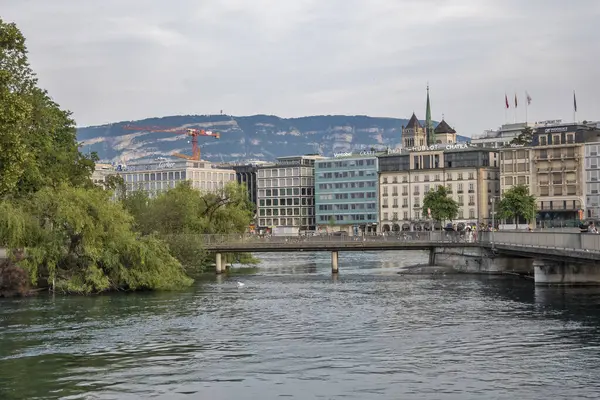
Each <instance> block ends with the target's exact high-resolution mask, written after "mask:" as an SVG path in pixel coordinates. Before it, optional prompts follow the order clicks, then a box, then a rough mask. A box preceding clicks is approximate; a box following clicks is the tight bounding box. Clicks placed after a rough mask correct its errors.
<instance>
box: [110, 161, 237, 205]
mask: <svg viewBox="0 0 600 400" xmlns="http://www.w3.org/2000/svg"><path fill="white" fill-rule="evenodd" d="M116 171H117V173H118V174H119V175H121V176H122V177H123V180H124V181H125V185H126V190H127V191H128V192H131V191H136V190H143V191H146V192H148V193H149V194H150V195H151V196H155V195H157V194H159V193H161V192H164V191H166V190H169V189H172V188H174V187H175V186H177V184H178V183H180V182H183V181H186V180H187V181H190V182H191V183H192V187H194V188H196V189H199V190H201V191H206V192H214V191H217V190H219V189H222V188H224V187H225V185H226V184H227V183H229V182H235V181H236V176H235V171H234V170H233V169H221V168H216V166H214V165H213V164H212V163H210V162H208V161H192V160H179V159H177V160H169V159H166V158H157V159H156V160H154V161H151V162H141V163H135V164H130V165H124V164H121V165H117V166H116Z"/></svg>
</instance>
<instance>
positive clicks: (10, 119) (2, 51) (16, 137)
mask: <svg viewBox="0 0 600 400" xmlns="http://www.w3.org/2000/svg"><path fill="white" fill-rule="evenodd" d="M36 84H37V80H36V78H35V74H34V73H33V71H32V70H31V68H30V67H29V63H28V60H27V48H26V46H25V38H24V37H23V35H22V34H21V32H20V31H19V29H18V28H17V27H16V25H14V24H8V23H4V22H3V21H2V20H1V19H0V196H3V195H17V196H23V195H26V194H27V193H31V192H35V191H37V190H40V189H41V188H43V187H46V186H54V187H57V186H59V185H60V184H62V183H64V182H68V183H71V184H73V185H78V186H80V185H88V186H89V185H90V184H91V181H90V176H91V174H92V172H93V170H94V162H93V161H92V160H90V159H88V158H86V157H85V156H83V155H82V154H81V153H80V152H79V148H78V144H77V141H76V129H75V123H74V121H73V120H72V119H71V117H70V113H69V112H67V111H63V110H61V109H60V107H59V106H58V105H57V104H56V103H54V102H53V101H52V99H51V98H50V97H49V95H48V93H47V92H46V91H45V90H42V89H40V88H38V87H37V86H36Z"/></svg>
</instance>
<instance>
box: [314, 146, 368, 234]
mask: <svg viewBox="0 0 600 400" xmlns="http://www.w3.org/2000/svg"><path fill="white" fill-rule="evenodd" d="M377 154H378V153H376V152H374V151H361V152H359V153H354V154H353V153H338V154H334V157H333V158H328V159H324V160H319V161H317V162H316V164H315V213H316V224H317V226H318V227H319V228H320V230H321V231H326V230H333V231H344V232H346V233H347V234H350V235H359V234H371V233H375V232H377V231H378V229H377V225H378V223H379V219H378V206H377V204H378V200H379V199H378V186H379V185H378V176H377V173H378V162H377Z"/></svg>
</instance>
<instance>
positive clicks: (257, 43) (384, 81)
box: [0, 0, 600, 135]
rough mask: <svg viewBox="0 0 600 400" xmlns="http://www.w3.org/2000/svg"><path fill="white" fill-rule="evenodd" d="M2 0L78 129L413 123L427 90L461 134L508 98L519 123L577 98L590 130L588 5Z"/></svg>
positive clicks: (438, 0)
mask: <svg viewBox="0 0 600 400" xmlns="http://www.w3.org/2000/svg"><path fill="white" fill-rule="evenodd" d="M0 3H1V5H2V11H3V15H2V16H3V18H4V19H5V20H8V21H14V22H16V23H17V24H18V25H19V27H20V28H21V29H22V31H23V32H24V34H25V35H26V37H27V39H28V46H29V49H30V60H31V63H32V65H33V67H34V69H35V70H36V71H37V72H38V74H39V77H40V82H41V84H42V85H44V86H45V87H46V88H47V89H48V90H49V91H50V93H51V94H52V95H53V96H54V97H55V99H56V100H57V101H58V102H59V103H60V104H61V105H62V106H63V107H65V108H68V109H71V110H72V111H73V112H74V116H75V118H76V120H77V122H78V124H79V125H90V124H102V123H108V122H115V121H121V120H133V119H138V118H143V117H151V116H165V115H173V114H209V113H218V112H219V111H220V110H221V109H222V110H224V111H225V112H226V113H229V114H234V115H248V114H255V113H265V114H276V115H280V116H303V115H312V114H363V115H365V114H366V115H372V116H391V117H408V116H410V114H411V113H412V112H413V111H415V112H417V114H418V115H419V116H420V117H424V108H425V86H426V84H427V82H429V84H430V86H431V96H432V108H433V115H434V117H435V118H436V119H439V118H441V115H442V113H444V114H445V116H446V119H447V120H448V122H449V123H450V124H452V125H453V126H455V127H456V128H457V129H458V130H459V133H461V134H466V135H472V134H479V133H481V131H482V130H484V129H488V128H493V127H496V126H498V125H500V124H502V123H504V122H505V113H504V108H503V102H504V93H507V94H508V95H509V97H511V98H512V97H513V96H514V94H515V92H516V93H517V94H518V96H519V97H521V98H523V95H524V92H525V90H527V91H528V92H529V93H530V94H531V96H532V97H533V102H532V105H531V106H530V108H529V110H528V114H529V119H531V120H535V119H550V118H552V119H554V118H564V119H570V118H572V117H571V115H572V113H571V108H570V107H571V101H572V91H573V90H574V89H575V90H577V99H578V106H579V115H580V116H581V118H582V119H583V118H586V119H600V115H595V114H594V112H597V111H596V110H598V109H600V102H599V100H598V96H597V95H596V93H598V92H599V91H600V82H599V80H598V79H597V77H598V75H597V72H596V71H597V65H598V64H599V62H600V54H599V53H598V51H597V49H596V43H598V42H599V41H600V33H599V32H598V30H597V29H595V24H596V21H597V20H598V17H600V2H598V1H597V0H579V1H577V2H571V3H569V4H568V5H566V3H565V2H564V1H559V0H528V1H521V0H452V1H448V0H369V1H368V2H367V1H363V0H329V1H318V0H294V1H281V0H254V1H252V2H249V1H246V0H220V1H203V2H197V1H193V0H178V1H174V2H170V3H167V2H164V1H161V0H126V1H122V0H103V1H101V2H100V1H98V2H84V1H77V0H53V1H52V2H49V1H44V0H19V1H8V0H0ZM523 100H524V99H523ZM523 100H522V101H521V102H520V104H522V105H524V104H525V102H524V101H523ZM514 118H515V116H514V112H513V110H510V113H509V115H508V119H509V120H510V121H512V120H513V119H514ZM516 118H517V119H519V120H522V119H523V118H524V110H523V109H518V110H517V116H516Z"/></svg>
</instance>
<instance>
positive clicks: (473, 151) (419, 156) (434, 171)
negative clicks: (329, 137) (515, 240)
mask: <svg viewBox="0 0 600 400" xmlns="http://www.w3.org/2000/svg"><path fill="white" fill-rule="evenodd" d="M397 153H398V154H388V155H385V156H380V157H379V187H380V188H379V216H380V226H381V230H382V231H384V232H386V231H399V230H428V229H431V228H432V225H433V222H432V221H430V219H429V217H428V214H427V210H425V209H423V199H424V197H425V194H426V193H427V192H429V191H430V190H436V189H437V187H438V186H445V187H446V189H447V190H448V192H449V194H450V196H451V197H452V198H453V199H454V200H455V201H456V202H457V203H458V205H459V212H458V216H457V218H456V220H454V221H453V222H454V223H457V224H458V225H461V224H467V223H469V224H477V223H478V222H479V223H488V221H489V219H490V218H491V199H492V198H493V197H495V196H498V194H499V191H500V185H499V178H500V172H499V168H498V157H497V152H496V151H494V150H489V149H479V148H474V147H470V146H468V145H467V144H446V145H439V144H438V145H434V146H429V147H428V148H426V149H425V150H422V151H406V150H400V151H398V152H397ZM436 228H438V229H439V228H440V226H436Z"/></svg>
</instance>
